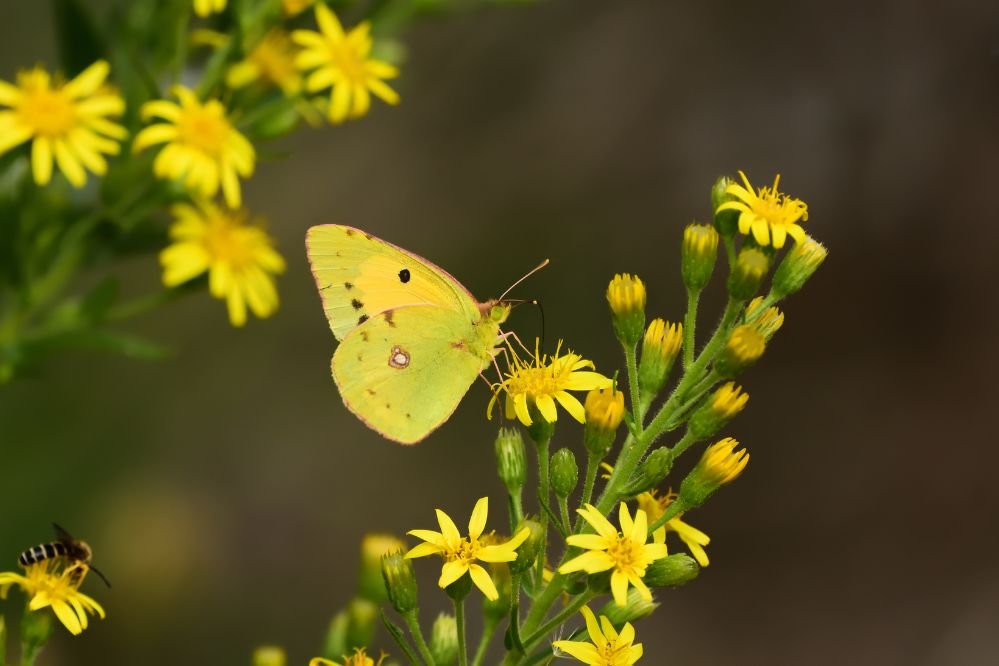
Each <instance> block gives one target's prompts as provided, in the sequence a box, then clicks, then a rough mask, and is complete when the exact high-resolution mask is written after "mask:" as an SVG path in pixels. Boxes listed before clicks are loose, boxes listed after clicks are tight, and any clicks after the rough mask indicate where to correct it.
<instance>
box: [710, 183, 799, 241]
mask: <svg viewBox="0 0 999 666" xmlns="http://www.w3.org/2000/svg"><path fill="white" fill-rule="evenodd" d="M739 175H740V176H741V177H742V182H743V183H744V184H745V187H744V186H743V185H739V184H738V183H732V184H731V185H729V186H728V187H727V188H725V194H729V195H732V196H734V197H736V198H737V199H738V201H726V202H725V203H723V204H722V205H720V206H718V210H716V211H715V212H716V213H717V212H718V211H722V210H734V211H737V212H738V213H739V233H741V234H748V233H750V232H752V234H753V238H755V239H756V242H757V243H759V244H760V245H771V244H772V245H773V246H774V247H775V248H777V249H780V248H782V247H784V241H785V240H786V239H787V237H788V236H790V237H791V238H793V239H794V240H795V241H796V242H799V243H800V242H801V241H802V239H804V237H805V231H804V229H802V228H801V227H800V226H799V225H798V222H799V220H800V221H801V222H804V221H806V220H808V206H807V205H806V204H805V202H803V201H801V200H800V199H794V198H792V197H789V196H788V195H786V194H782V193H781V192H778V191H777V185H778V184H779V183H780V174H777V177H776V178H774V184H773V187H761V188H759V190H757V191H756V193H754V192H753V186H752V185H750V184H749V179H748V178H746V174H744V173H743V172H742V171H740V172H739Z"/></svg>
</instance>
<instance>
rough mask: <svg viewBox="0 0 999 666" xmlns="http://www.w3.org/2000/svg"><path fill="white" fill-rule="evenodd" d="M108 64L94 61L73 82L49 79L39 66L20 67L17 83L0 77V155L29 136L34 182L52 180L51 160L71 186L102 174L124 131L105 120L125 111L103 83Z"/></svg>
mask: <svg viewBox="0 0 999 666" xmlns="http://www.w3.org/2000/svg"><path fill="white" fill-rule="evenodd" d="M109 72H110V66H109V65H108V63H107V62H105V61H103V60H98V61H97V62H95V63H94V64H92V65H91V66H90V67H88V68H87V69H85V70H83V72H81V73H80V74H79V76H77V77H76V78H74V79H73V80H71V81H69V82H62V81H60V80H58V79H57V80H56V81H55V82H53V81H52V77H51V76H50V75H49V73H48V72H46V71H45V70H44V69H42V68H40V67H35V68H34V69H30V70H26V71H22V72H20V73H19V74H18V75H17V85H16V86H15V85H12V84H10V83H7V82H6V81H0V106H6V107H10V110H5V111H0V155H2V154H3V153H6V152H7V151H9V150H10V149H11V148H14V147H16V146H19V145H21V144H22V143H24V142H25V141H28V140H31V142H32V143H31V170H32V175H33V176H34V179H35V182H36V183H38V184H39V185H46V184H48V182H49V181H50V180H51V179H52V165H53V161H54V162H55V165H56V166H57V167H58V168H59V171H61V172H62V173H63V174H64V175H65V176H66V178H67V179H68V180H69V182H70V183H71V184H72V185H73V186H74V187H83V185H84V184H85V183H86V182H87V171H90V172H91V173H94V174H97V175H98V176H103V175H104V174H105V173H106V172H107V161H105V159H104V155H117V154H118V151H119V150H120V146H119V142H120V141H121V140H122V139H124V138H125V136H126V135H127V132H126V131H125V128H124V127H122V126H121V125H119V124H117V123H115V122H112V121H111V120H109V119H108V117H109V116H120V115H121V114H122V113H124V111H125V101H124V100H123V99H122V98H121V96H119V95H118V94H117V93H115V92H112V91H111V90H109V89H108V88H107V87H106V86H104V82H105V80H106V79H107V77H108V73H109Z"/></svg>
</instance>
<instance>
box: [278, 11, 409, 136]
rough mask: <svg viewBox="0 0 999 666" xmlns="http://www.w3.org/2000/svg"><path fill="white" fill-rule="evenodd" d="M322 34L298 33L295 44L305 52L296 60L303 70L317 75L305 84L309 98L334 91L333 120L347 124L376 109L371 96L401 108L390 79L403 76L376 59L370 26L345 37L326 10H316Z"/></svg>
mask: <svg viewBox="0 0 999 666" xmlns="http://www.w3.org/2000/svg"><path fill="white" fill-rule="evenodd" d="M316 22H317V23H318V24H319V32H316V31H314V30H296V31H295V32H293V33H292V34H291V38H292V39H293V40H294V41H295V43H296V44H299V45H300V46H302V52H301V53H300V54H299V55H298V56H297V58H296V59H295V63H296V65H297V66H298V67H299V69H302V70H313V71H312V73H311V74H309V76H308V78H306V80H305V89H306V90H308V91H309V92H310V93H314V92H319V91H320V90H325V89H326V88H332V92H331V93H330V105H329V113H328V115H329V119H330V122H333V123H342V122H343V121H345V120H347V119H348V118H360V117H362V116H364V115H365V114H366V113H367V112H368V109H369V108H370V107H371V95H374V96H375V97H378V98H380V99H381V100H382V101H384V102H386V103H387V104H391V105H396V104H398V103H399V94H398V93H397V92H396V91H394V90H392V88H390V87H389V86H388V85H387V84H386V83H385V79H393V78H395V77H397V76H398V75H399V70H398V69H396V68H395V66H393V65H390V64H389V63H387V62H383V61H381V60H377V59H375V58H372V57H371V47H372V46H373V41H372V39H371V24H370V23H368V22H367V21H365V22H364V23H361V24H360V25H358V26H357V27H356V28H354V29H352V30H350V31H349V32H344V29H343V26H342V25H340V20H339V19H338V18H337V17H336V14H334V13H333V12H332V11H331V10H330V9H329V8H328V7H327V6H326V5H324V4H319V5H316Z"/></svg>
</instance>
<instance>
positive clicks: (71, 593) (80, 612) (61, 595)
mask: <svg viewBox="0 0 999 666" xmlns="http://www.w3.org/2000/svg"><path fill="white" fill-rule="evenodd" d="M89 571H90V567H89V566H88V565H86V564H85V563H83V562H73V563H71V564H66V563H64V562H63V561H62V560H60V559H55V560H45V561H42V562H37V563H35V564H31V565H29V566H28V567H27V569H26V570H25V572H24V575H23V576H22V575H21V574H18V573H14V572H11V571H5V572H3V573H0V598H2V597H5V596H6V595H7V591H8V589H9V588H10V587H11V586H12V585H18V586H19V587H20V588H21V589H22V590H23V591H24V593H25V594H26V595H27V596H28V597H29V601H28V610H31V611H39V610H42V609H43V608H51V609H52V612H53V613H55V616H56V617H57V618H59V621H60V622H62V624H63V626H64V627H66V629H68V630H69V632H70V633H71V634H73V635H74V636H76V635H79V634H80V633H82V632H83V630H84V629H86V628H87V626H88V615H91V614H96V615H97V616H98V617H100V618H101V619H102V620H103V619H104V617H105V614H104V609H103V608H101V605H100V604H99V603H97V602H96V601H94V600H93V599H91V598H90V597H88V596H87V595H85V594H83V593H82V592H80V585H82V584H83V581H84V579H85V578H86V577H87V573H88V572H89Z"/></svg>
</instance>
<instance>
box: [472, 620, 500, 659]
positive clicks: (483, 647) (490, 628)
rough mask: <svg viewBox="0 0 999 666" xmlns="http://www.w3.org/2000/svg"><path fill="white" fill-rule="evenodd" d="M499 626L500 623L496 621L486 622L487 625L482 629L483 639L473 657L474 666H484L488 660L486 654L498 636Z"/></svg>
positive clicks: (480, 640)
mask: <svg viewBox="0 0 999 666" xmlns="http://www.w3.org/2000/svg"><path fill="white" fill-rule="evenodd" d="M497 626H499V623H498V622H496V620H491V619H487V620H486V624H485V626H484V627H483V628H482V638H480V639H479V646H478V647H477V648H476V649H475V656H474V657H472V666H482V662H483V661H484V660H485V658H486V652H488V651H489V644H490V643H491V642H492V640H493V636H494V635H495V634H496V627H497Z"/></svg>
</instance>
